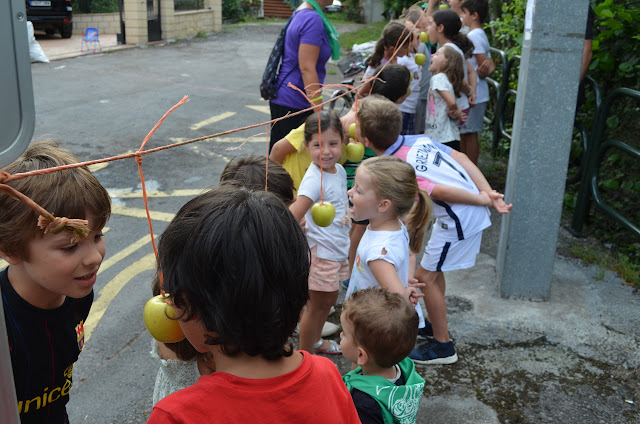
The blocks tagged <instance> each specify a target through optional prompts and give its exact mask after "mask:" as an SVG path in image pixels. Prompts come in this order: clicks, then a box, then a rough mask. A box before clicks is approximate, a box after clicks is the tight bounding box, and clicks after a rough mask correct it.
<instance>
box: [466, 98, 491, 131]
mask: <svg viewBox="0 0 640 424" xmlns="http://www.w3.org/2000/svg"><path fill="white" fill-rule="evenodd" d="M486 109H487V102H482V103H478V104H477V105H475V106H474V107H472V108H471V110H470V111H469V116H467V121H466V122H465V123H464V124H462V125H461V126H460V134H468V133H480V132H482V128H483V127H484V112H485V111H486Z"/></svg>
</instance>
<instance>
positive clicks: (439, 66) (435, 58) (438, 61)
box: [429, 48, 447, 74]
mask: <svg viewBox="0 0 640 424" xmlns="http://www.w3.org/2000/svg"><path fill="white" fill-rule="evenodd" d="M446 64H447V58H446V57H444V52H443V49H442V48H439V49H438V50H437V51H436V52H435V53H434V54H433V55H431V64H430V65H429V70H430V71H431V72H432V73H434V74H437V73H439V72H441V71H442V70H443V69H444V67H445V65H446Z"/></svg>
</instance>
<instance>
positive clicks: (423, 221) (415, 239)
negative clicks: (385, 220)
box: [406, 190, 431, 253]
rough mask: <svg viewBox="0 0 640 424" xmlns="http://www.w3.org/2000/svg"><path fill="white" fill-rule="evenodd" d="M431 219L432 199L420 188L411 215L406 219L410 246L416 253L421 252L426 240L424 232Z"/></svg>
mask: <svg viewBox="0 0 640 424" xmlns="http://www.w3.org/2000/svg"><path fill="white" fill-rule="evenodd" d="M430 220H431V199H430V198H429V195H428V194H427V192H426V191H424V190H418V196H417V200H416V202H415V203H414V205H413V207H412V208H411V211H409V216H408V217H407V219H406V222H407V232H408V233H409V248H410V249H411V251H412V252H414V253H419V252H420V250H421V249H422V242H423V241H424V232H425V230H426V229H427V225H428V224H429V221H430Z"/></svg>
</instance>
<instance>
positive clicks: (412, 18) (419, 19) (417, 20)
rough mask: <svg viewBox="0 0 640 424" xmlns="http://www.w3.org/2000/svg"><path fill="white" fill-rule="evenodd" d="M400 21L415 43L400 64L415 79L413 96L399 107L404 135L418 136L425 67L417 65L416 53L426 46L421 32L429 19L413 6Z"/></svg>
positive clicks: (412, 81)
mask: <svg viewBox="0 0 640 424" xmlns="http://www.w3.org/2000/svg"><path fill="white" fill-rule="evenodd" d="M400 19H402V20H403V21H404V23H405V26H406V27H407V28H408V29H410V30H411V31H412V33H413V41H412V43H411V48H410V49H409V53H408V54H407V55H406V56H402V57H399V58H398V64H400V65H404V66H406V67H407V69H409V71H410V72H411V75H412V77H413V78H412V79H411V94H409V95H408V96H407V98H406V99H405V101H404V102H402V103H400V105H399V107H400V111H401V112H402V134H416V121H415V116H416V108H417V106H418V97H420V87H421V85H422V79H421V77H422V75H423V72H422V68H423V66H424V65H418V64H417V63H416V53H417V52H418V48H419V47H420V46H421V45H423V46H424V43H421V42H420V32H422V31H423V29H424V28H426V26H427V17H426V15H425V14H424V13H423V11H422V8H421V7H419V6H412V7H411V8H409V10H408V11H407V12H406V13H405V14H403V16H401V17H400ZM421 52H423V54H424V49H421Z"/></svg>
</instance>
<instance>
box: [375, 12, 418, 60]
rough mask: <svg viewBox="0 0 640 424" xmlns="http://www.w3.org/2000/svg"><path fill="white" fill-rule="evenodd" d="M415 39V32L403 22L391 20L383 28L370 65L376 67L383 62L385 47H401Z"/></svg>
mask: <svg viewBox="0 0 640 424" xmlns="http://www.w3.org/2000/svg"><path fill="white" fill-rule="evenodd" d="M412 40H413V33H412V32H411V31H410V30H409V29H407V27H406V26H405V25H404V24H403V23H402V22H397V21H393V22H389V23H388V24H387V25H385V27H384V28H383V29H382V35H381V36H380V38H379V39H378V41H377V42H376V47H375V50H374V51H373V54H372V55H371V59H370V60H369V66H371V67H372V68H376V67H378V66H379V65H380V63H381V62H382V59H383V58H384V49H385V48H387V47H394V46H395V47H396V48H400V47H401V46H404V45H405V44H411V41H412Z"/></svg>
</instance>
